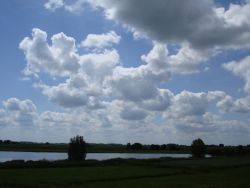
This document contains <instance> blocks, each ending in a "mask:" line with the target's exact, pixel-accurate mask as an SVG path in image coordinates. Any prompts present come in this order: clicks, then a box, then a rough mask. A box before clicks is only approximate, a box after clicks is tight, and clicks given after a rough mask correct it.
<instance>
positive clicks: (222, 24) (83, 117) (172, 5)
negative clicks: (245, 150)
mask: <svg viewBox="0 0 250 188" xmlns="http://www.w3.org/2000/svg"><path fill="white" fill-rule="evenodd" d="M0 24H1V31H0V51H1V53H0V139H2V140H4V139H11V140H16V141H35V142H68V141H69V139H70V137H73V136H75V135H83V136H84V138H85V140H86V141H87V142H92V143H93V142H94V143H122V144H126V143H128V142H130V143H134V142H140V143H143V144H167V143H177V144H190V143H191V142H192V140H193V139H196V138H202V139H203V140H204V142H205V143H207V144H220V143H223V144H227V145H239V144H242V145H246V144H250V118H249V117H250V116H249V115H250V1H249V0H214V1H213V0H201V1H196V0H185V1H183V0H137V1H134V0H123V1H117V0H37V1H34V0H22V1H20V0H2V1H1V2H0Z"/></svg>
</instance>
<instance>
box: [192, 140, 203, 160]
mask: <svg viewBox="0 0 250 188" xmlns="http://www.w3.org/2000/svg"><path fill="white" fill-rule="evenodd" d="M191 152H192V156H193V157H195V158H204V157H205V153H206V145H205V144H204V142H203V140H202V139H200V138H198V139H196V140H193V142H192V144H191Z"/></svg>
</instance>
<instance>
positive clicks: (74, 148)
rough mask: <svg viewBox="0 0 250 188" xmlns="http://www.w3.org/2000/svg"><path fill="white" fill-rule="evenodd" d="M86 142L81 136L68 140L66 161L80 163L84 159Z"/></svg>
mask: <svg viewBox="0 0 250 188" xmlns="http://www.w3.org/2000/svg"><path fill="white" fill-rule="evenodd" d="M86 153H87V151H86V142H85V141H84V139H83V137H82V136H78V135H77V136H76V137H73V138H71V139H70V143H69V149H68V159H69V160H73V161H81V160H85V158H86Z"/></svg>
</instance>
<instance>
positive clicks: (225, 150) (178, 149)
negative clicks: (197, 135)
mask: <svg viewBox="0 0 250 188" xmlns="http://www.w3.org/2000/svg"><path fill="white" fill-rule="evenodd" d="M67 148H68V144H66V143H58V144H55V143H49V142H45V143H36V142H17V141H11V140H0V150H11V151H15V150H16V151H51V152H53V151H55V152H56V151H58V152H66V151H67ZM87 152H92V153H93V152H141V153H143V152H148V153H150V152H162V153H164V152H165V153H168V152H172V153H191V147H190V146H189V145H179V144H174V143H169V144H162V145H159V144H151V145H145V144H142V143H138V142H137V143H127V144H126V145H124V144H96V143H87ZM206 154H210V155H212V156H243V155H250V145H245V146H243V145H238V146H228V145H227V146H225V145H224V144H219V145H206Z"/></svg>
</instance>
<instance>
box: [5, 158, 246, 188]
mask: <svg viewBox="0 0 250 188" xmlns="http://www.w3.org/2000/svg"><path fill="white" fill-rule="evenodd" d="M11 164H12V165H11ZM249 173H250V158H249V157H226V158H225V157H223V158H210V159H171V158H161V159H147V160H146V159H144V160H138V159H112V160H106V161H90V160H86V161H80V162H79V161H78V162H76V161H68V160H65V161H54V162H49V161H36V162H34V161H33V162H32V161H27V162H24V161H12V162H6V163H1V164H0V187H4V188H19V187H25V188H31V187H36V188H57V187H58V188H59V187H60V188H62V187H65V188H66V187H70V188H80V187H89V188H92V187H93V188H94V187H104V188H105V187H107V188H112V187H114V188H115V187H119V188H123V187H124V188H125V187H126V188H127V187H130V188H133V187H144V188H155V187H160V188H161V187H162V188H165V187H171V188H175V187H178V188H182V187H183V188H189V187H192V188H198V187H213V188H224V187H227V188H239V187H240V188H248V187H249V182H248V178H249Z"/></svg>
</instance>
